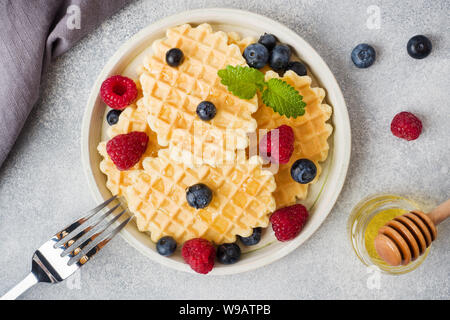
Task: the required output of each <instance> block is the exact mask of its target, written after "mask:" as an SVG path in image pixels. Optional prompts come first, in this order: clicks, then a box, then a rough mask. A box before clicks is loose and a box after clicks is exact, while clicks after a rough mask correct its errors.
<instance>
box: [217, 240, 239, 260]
mask: <svg viewBox="0 0 450 320" xmlns="http://www.w3.org/2000/svg"><path fill="white" fill-rule="evenodd" d="M240 258H241V248H239V246H238V245H237V244H236V243H224V244H221V245H220V246H219V247H217V259H218V260H219V262H220V263H223V264H233V263H236V262H238V261H239V259H240Z"/></svg>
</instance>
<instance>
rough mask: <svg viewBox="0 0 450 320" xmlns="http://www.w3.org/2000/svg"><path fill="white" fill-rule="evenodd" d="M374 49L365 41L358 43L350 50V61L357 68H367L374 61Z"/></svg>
mask: <svg viewBox="0 0 450 320" xmlns="http://www.w3.org/2000/svg"><path fill="white" fill-rule="evenodd" d="M375 56H376V54H375V49H374V48H373V47H372V46H371V45H368V44H367V43H360V44H358V45H357V46H356V47H355V48H354V49H353V51H352V55H351V57H352V61H353V63H354V64H355V66H357V67H358V68H368V67H370V66H371V65H372V64H373V63H374V62H375Z"/></svg>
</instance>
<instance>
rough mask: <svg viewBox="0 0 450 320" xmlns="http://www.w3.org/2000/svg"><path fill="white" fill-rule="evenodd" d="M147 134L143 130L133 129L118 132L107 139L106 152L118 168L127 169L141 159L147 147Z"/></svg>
mask: <svg viewBox="0 0 450 320" xmlns="http://www.w3.org/2000/svg"><path fill="white" fill-rule="evenodd" d="M147 143H148V136H147V134H146V133H145V132H138V131H133V132H130V133H127V134H119V135H117V136H115V137H114V138H112V139H111V140H109V141H108V143H107V144H106V152H108V155H109V157H110V158H111V160H112V162H114V164H115V165H116V167H117V169H119V170H128V169H130V168H131V167H133V166H134V165H135V164H136V163H138V162H139V160H140V159H141V156H142V154H143V153H144V152H145V150H146V149H147Z"/></svg>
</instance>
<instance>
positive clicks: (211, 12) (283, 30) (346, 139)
mask: <svg viewBox="0 0 450 320" xmlns="http://www.w3.org/2000/svg"><path fill="white" fill-rule="evenodd" d="M212 21H234V22H235V24H236V25H243V26H245V25H254V26H255V27H257V28H260V29H261V28H262V29H266V30H271V32H273V33H275V34H277V37H278V38H279V40H280V41H281V42H285V43H288V44H289V45H290V46H291V47H293V48H294V49H296V48H298V47H301V48H302V52H307V53H308V55H310V56H311V59H314V63H308V65H309V67H310V68H311V69H321V76H320V78H326V79H327V83H328V86H327V87H326V88H325V89H326V92H327V97H328V100H331V99H330V93H331V92H332V95H333V103H332V107H333V114H332V118H333V120H334V121H333V135H332V136H331V137H330V139H334V141H335V142H334V147H333V162H332V163H330V166H333V167H334V168H330V169H329V173H328V174H329V175H330V176H331V175H332V173H333V176H332V177H331V178H332V180H331V179H330V177H328V178H329V180H331V181H327V184H328V185H327V188H325V189H327V190H328V191H327V197H326V198H322V199H321V200H319V203H320V204H321V206H320V205H318V204H316V208H317V207H319V206H320V207H321V208H320V209H321V210H322V211H321V212H320V214H321V218H320V219H319V220H318V221H316V220H314V224H311V223H308V224H307V226H305V228H304V230H303V231H302V234H301V237H300V236H299V237H297V238H296V239H293V240H291V241H290V242H286V243H284V246H283V247H282V248H281V249H280V250H278V251H276V252H273V253H270V254H269V255H263V256H261V257H259V258H257V259H254V260H253V261H252V262H251V263H247V264H241V265H230V266H226V268H214V269H213V270H212V271H211V272H210V273H209V274H208V275H228V274H236V273H241V272H246V271H249V270H253V269H256V268H259V267H262V266H265V265H267V264H270V263H272V262H274V261H276V260H279V259H281V258H282V257H284V256H286V255H287V254H289V253H290V252H292V251H293V250H295V249H296V248H297V247H299V246H300V245H301V244H302V243H303V242H305V241H306V240H307V239H309V238H310V237H311V236H312V234H313V233H314V232H316V231H317V229H318V228H319V227H320V225H321V224H322V223H323V221H325V219H326V217H327V216H328V215H329V213H330V212H331V210H332V209H333V206H334V204H335V202H336V200H337V198H338V196H339V194H340V192H341V190H342V188H343V185H344V182H345V178H346V175H347V170H348V167H349V163H350V155H351V128H350V120H349V116H348V110H347V106H346V103H345V100H344V96H343V94H342V91H341V89H340V87H339V84H338V83H337V80H336V78H335V77H334V75H333V73H332V72H331V70H330V69H329V67H328V66H327V64H326V63H325V61H324V60H323V59H322V58H321V57H320V55H319V54H318V53H317V52H316V51H315V50H314V49H313V48H312V47H311V46H310V45H309V44H308V43H307V42H306V41H305V40H304V39H303V38H302V37H301V36H299V35H298V34H296V33H295V32H294V31H292V30H291V29H289V28H288V27H286V26H284V25H283V24H281V23H279V22H277V21H274V20H272V19H270V18H267V17H265V16H262V15H259V14H255V13H252V12H248V11H244V10H238V9H228V8H208V9H197V10H190V11H184V12H181V13H178V14H175V15H171V16H169V17H166V18H163V19H161V20H158V21H156V22H153V23H151V24H150V25H148V26H147V27H144V28H143V29H141V30H140V31H139V32H137V33H136V34H135V35H134V36H132V37H131V38H130V39H128V40H127V41H126V42H125V43H124V44H122V45H121V46H120V48H119V49H118V50H117V51H116V52H115V53H114V54H113V56H112V57H111V58H110V59H109V60H108V62H107V63H106V64H105V66H104V67H103V69H102V71H101V72H100V74H99V75H98V76H97V78H96V80H95V82H94V85H93V86H92V89H91V92H90V95H89V98H88V101H87V104H86V108H85V112H84V115H83V121H82V126H81V160H82V166H83V171H84V173H85V175H86V178H87V180H88V185H89V188H90V190H91V193H92V195H93V197H94V199H95V200H96V201H98V202H103V201H104V200H105V199H104V198H103V196H102V194H101V192H100V190H99V188H98V186H97V182H96V179H95V176H94V173H93V170H92V167H91V152H90V129H91V120H92V115H93V111H94V108H95V105H96V101H97V99H98V95H99V90H100V85H101V82H102V81H103V80H104V79H106V78H107V76H109V74H110V72H111V71H112V69H113V68H114V67H115V66H116V65H117V63H118V62H119V60H120V59H121V58H122V57H123V56H125V55H126V54H127V52H128V51H129V49H130V48H132V47H135V46H137V45H138V44H139V43H140V42H141V41H143V40H144V39H145V38H147V37H148V36H149V35H150V34H152V33H155V32H159V30H160V29H167V28H169V27H172V26H175V25H180V24H184V23H194V24H198V23H201V22H210V23H212ZM269 27H270V28H269ZM279 35H280V36H279ZM293 43H295V45H293ZM296 51H297V52H298V50H296ZM128 54H129V53H128ZM301 56H302V54H300V57H301ZM302 60H303V59H302ZM313 74H314V75H315V76H316V78H319V76H317V73H316V72H313ZM321 87H324V86H323V84H321ZM336 111H338V112H336ZM336 123H338V124H339V126H336ZM337 141H338V142H339V148H336V145H337V144H336V142H337ZM97 143H98V142H97ZM332 171H333V172H332ZM324 199H326V203H324V204H322V203H323V202H324ZM322 207H323V208H322ZM317 214H319V213H317ZM120 235H121V236H122V237H123V238H124V239H125V240H126V241H127V242H128V243H129V244H130V245H132V246H133V247H135V248H136V249H137V250H138V251H140V252H141V253H142V254H144V255H146V256H148V257H149V258H151V259H152V260H154V261H157V262H159V263H161V264H162V265H164V266H167V267H170V268H173V269H176V270H180V271H185V272H190V273H194V271H193V270H191V269H190V268H189V266H188V265H187V264H184V263H181V262H178V261H175V260H173V259H167V258H166V257H162V256H160V255H159V254H157V252H156V251H154V250H151V249H149V248H148V247H147V246H145V245H144V244H143V243H141V242H140V241H139V240H137V239H136V238H135V237H133V235H132V234H131V233H130V232H129V231H127V230H126V228H125V229H124V230H122V231H121V232H120Z"/></svg>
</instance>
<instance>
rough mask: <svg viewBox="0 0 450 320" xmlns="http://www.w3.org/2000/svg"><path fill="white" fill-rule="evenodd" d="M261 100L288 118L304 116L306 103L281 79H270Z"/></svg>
mask: <svg viewBox="0 0 450 320" xmlns="http://www.w3.org/2000/svg"><path fill="white" fill-rule="evenodd" d="M261 98H262V101H263V102H264V104H265V105H266V106H268V107H271V108H272V109H273V111H275V112H278V113H279V114H281V115H284V116H286V117H288V118H290V117H293V118H297V117H298V116H302V115H304V114H305V106H306V103H305V102H304V101H303V100H302V99H303V97H302V96H301V95H300V94H299V93H298V91H297V90H295V88H294V87H293V86H291V85H290V84H289V83H287V82H285V81H283V80H281V79H276V78H273V79H270V80H269V81H268V82H267V88H266V89H265V90H264V91H263V93H262V97H261Z"/></svg>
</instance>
